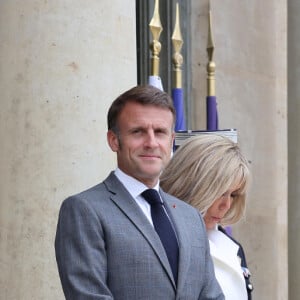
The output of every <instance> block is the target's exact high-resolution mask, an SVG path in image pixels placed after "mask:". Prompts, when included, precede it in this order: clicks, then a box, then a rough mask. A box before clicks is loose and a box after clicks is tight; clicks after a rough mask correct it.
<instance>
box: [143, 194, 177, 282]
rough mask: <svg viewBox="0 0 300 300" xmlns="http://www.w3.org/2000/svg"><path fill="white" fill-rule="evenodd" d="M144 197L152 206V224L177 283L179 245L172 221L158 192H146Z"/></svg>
mask: <svg viewBox="0 0 300 300" xmlns="http://www.w3.org/2000/svg"><path fill="white" fill-rule="evenodd" d="M142 196H143V197H144V198H145V200H146V201H147V202H148V203H149V204H150V205H151V217H152V222H153V225H154V228H155V230H156V232H157V234H158V235H159V237H160V240H161V242H162V244H163V246H164V248H165V250H166V253H167V257H168V260H169V263H170V266H171V269H172V272H173V276H174V280H175V283H177V272H178V243H177V238H176V235H175V232H174V229H173V227H172V224H171V221H170V219H169V217H168V215H167V213H166V211H165V208H164V205H163V202H162V200H161V199H160V196H159V194H158V192H157V191H156V190H154V189H149V190H146V191H144V192H143V193H142Z"/></svg>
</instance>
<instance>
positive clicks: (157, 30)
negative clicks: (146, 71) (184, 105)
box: [148, 0, 163, 90]
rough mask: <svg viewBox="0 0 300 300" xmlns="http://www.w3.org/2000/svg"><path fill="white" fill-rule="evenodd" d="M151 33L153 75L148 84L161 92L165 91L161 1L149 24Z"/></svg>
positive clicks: (155, 7)
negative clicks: (160, 69)
mask: <svg viewBox="0 0 300 300" xmlns="http://www.w3.org/2000/svg"><path fill="white" fill-rule="evenodd" d="M149 27H150V31H151V33H152V38H153V41H152V43H151V45H150V49H151V52H152V57H151V74H150V76H149V80H148V83H149V84H150V85H153V86H155V87H157V88H159V89H161V90H163V86H162V82H161V78H160V76H159V53H160V50H161V43H160V42H159V37H160V34H161V32H162V30H163V28H162V25H161V21H160V16H159V0H155V5H154V12H153V16H152V19H151V21H150V23H149Z"/></svg>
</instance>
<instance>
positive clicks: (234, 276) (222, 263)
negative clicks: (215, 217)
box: [207, 229, 248, 300]
mask: <svg viewBox="0 0 300 300" xmlns="http://www.w3.org/2000/svg"><path fill="white" fill-rule="evenodd" d="M207 234H208V239H209V244H210V253H211V256H212V259H213V262H214V268H215V275H216V278H217V280H218V282H219V284H220V286H221V288H222V290H223V293H224V295H225V299H226V300H247V299H248V295H247V290H246V285H245V279H244V276H243V271H242V268H241V262H240V258H239V257H238V255H237V252H238V249H239V247H238V245H237V244H235V243H234V242H233V241H232V240H231V239H230V238H228V237H227V236H226V235H225V234H224V233H222V232H221V231H219V230H217V229H215V230H208V232H207Z"/></svg>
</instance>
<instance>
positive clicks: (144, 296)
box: [55, 173, 224, 300]
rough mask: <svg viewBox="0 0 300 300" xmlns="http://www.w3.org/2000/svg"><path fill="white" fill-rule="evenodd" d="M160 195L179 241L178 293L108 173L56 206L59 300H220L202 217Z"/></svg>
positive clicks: (149, 232)
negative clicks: (103, 177) (60, 289)
mask: <svg viewBox="0 0 300 300" xmlns="http://www.w3.org/2000/svg"><path fill="white" fill-rule="evenodd" d="M160 193H161V196H162V198H163V200H164V202H165V203H166V208H167V210H168V213H169V215H170V217H171V218H172V221H173V223H174V226H175V230H176V233H177V236H178V240H179V266H178V283H177V286H176V285H175V283H174V280H173V276H172V271H171V268H170V265H169V263H168V259H167V256H166V254H165V251H164V248H163V246H162V244H161V241H160V239H159V237H158V235H157V234H156V232H155V230H154V228H153V227H152V226H151V224H150V223H149V221H148V220H147V218H146V217H145V215H144V214H143V212H142V210H141V209H140V207H139V206H138V205H137V203H136V202H135V200H134V199H133V198H132V197H131V195H130V194H129V192H128V191H127V190H126V189H125V188H124V186H123V185H122V183H121V182H120V181H119V180H118V179H117V177H116V176H115V175H114V174H113V173H111V174H110V175H109V177H108V178H107V179H106V180H104V181H103V182H102V183H100V184H98V185H96V186H95V187H93V188H91V189H88V190H87V191H84V192H82V193H80V194H77V195H75V196H72V197H69V198H67V199H66V200H65V201H64V202H63V204H62V206H61V209H60V213H59V220H58V225H57V232H56V239H55V251H56V260H57V265H58V270H59V275H60V279H61V283H62V287H63V290H64V294H65V297H66V299H70V300H77V299H84V300H90V299H95V300H96V299H115V300H137V299H140V300H174V299H176V300H183V299H184V300H194V299H195V300H196V299H198V300H200V299H201V300H205V299H224V296H223V294H222V292H221V289H220V287H219V284H218V283H217V281H216V279H215V276H214V269H213V265H212V260H211V257H210V251H209V244H208V240H207V236H206V230H205V226H204V223H203V221H202V218H201V217H200V215H199V214H198V212H197V211H196V210H195V209H194V208H192V207H191V206H189V205H187V204H186V203H184V202H183V201H180V200H178V199H177V198H174V197H172V196H170V195H168V194H166V193H164V192H163V191H160Z"/></svg>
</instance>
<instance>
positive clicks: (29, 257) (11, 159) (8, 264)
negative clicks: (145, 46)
mask: <svg viewBox="0 0 300 300" xmlns="http://www.w3.org/2000/svg"><path fill="white" fill-rule="evenodd" d="M134 12H135V3H134V1H129V0H127V1H124V0H115V1H95V0H90V1H83V0H81V1H75V2H74V1H65V0H61V1H44V0H38V1H33V0H28V1H26V2H24V1H20V0H19V1H18V0H11V1H1V2H0V66H1V67H0V90H1V109H0V140H1V147H0V172H1V187H0V239H1V243H0V253H1V255H0V269H1V272H0V298H1V299H5V300H16V299H22V300H33V299H36V300H41V299H49V300H50V299H64V297H63V294H62V289H61V286H60V282H59V278H58V272H57V267H56V261H55V253H54V235H55V230H56V223H57V215H58V210H59V207H60V204H61V202H62V200H63V199H64V198H65V197H66V196H68V195H70V194H73V193H76V192H79V191H81V190H82V189H85V188H87V187H89V186H92V185H94V184H96V183H98V182H100V181H101V180H102V179H103V178H104V177H105V176H106V175H107V174H108V171H109V170H111V169H112V168H113V167H114V166H115V161H114V159H115V157H114V155H113V154H112V152H111V151H110V150H109V148H108V146H107V144H106V112H107V109H108V107H109V105H110V103H111V102H112V100H114V98H115V97H116V96H117V95H118V94H119V93H120V92H123V91H124V90H126V89H127V88H129V87H131V86H133V85H135V84H136V39H135V13H134ZM124 47H126V48H124Z"/></svg>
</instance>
